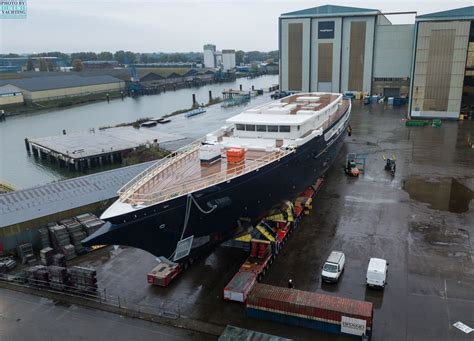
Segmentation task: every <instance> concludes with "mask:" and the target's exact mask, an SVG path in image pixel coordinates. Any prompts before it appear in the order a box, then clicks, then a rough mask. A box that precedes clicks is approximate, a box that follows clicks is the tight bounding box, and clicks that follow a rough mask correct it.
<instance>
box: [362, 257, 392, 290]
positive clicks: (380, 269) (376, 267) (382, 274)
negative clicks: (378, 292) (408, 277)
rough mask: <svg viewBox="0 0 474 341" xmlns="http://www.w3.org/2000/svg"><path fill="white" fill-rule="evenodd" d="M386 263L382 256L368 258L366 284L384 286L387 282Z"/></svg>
mask: <svg viewBox="0 0 474 341" xmlns="http://www.w3.org/2000/svg"><path fill="white" fill-rule="evenodd" d="M387 272H388V263H387V261H386V260H385V259H382V258H370V261H369V266H368V267H367V275H366V280H367V286H369V287H375V288H382V289H383V288H385V285H386V284H387Z"/></svg>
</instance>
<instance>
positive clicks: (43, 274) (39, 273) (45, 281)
mask: <svg viewBox="0 0 474 341" xmlns="http://www.w3.org/2000/svg"><path fill="white" fill-rule="evenodd" d="M26 278H27V280H28V283H29V284H31V285H35V286H38V287H48V286H49V272H48V268H47V267H45V266H44V265H35V266H32V267H29V268H28V269H26Z"/></svg>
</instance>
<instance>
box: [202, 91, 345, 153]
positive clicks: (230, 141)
mask: <svg viewBox="0 0 474 341" xmlns="http://www.w3.org/2000/svg"><path fill="white" fill-rule="evenodd" d="M342 105H343V101H342V95H341V94H333V93H300V94H297V95H292V96H289V97H285V98H282V99H280V100H278V101H274V102H270V103H266V104H264V105H261V106H258V107H255V108H251V109H247V110H245V111H243V112H242V113H240V114H238V115H236V116H233V117H231V118H229V119H227V121H226V122H227V123H228V126H227V127H223V128H222V129H220V130H219V131H217V132H214V133H212V134H208V135H207V136H206V141H207V142H209V143H219V144H222V145H223V147H242V148H256V149H261V150H262V149H264V150H270V149H273V148H279V147H285V146H298V145H301V144H303V143H305V142H307V141H308V140H310V139H311V138H314V137H316V136H319V135H322V134H323V131H324V129H326V128H327V127H328V126H329V122H330V121H334V120H335V119H334V118H333V119H332V120H331V117H334V116H335V115H334V114H335V113H336V112H338V109H340V108H341V106H342ZM344 122H345V121H344V120H341V126H343V123H344ZM231 130H232V134H229V133H228V132H230V131H231ZM226 132H227V133H226Z"/></svg>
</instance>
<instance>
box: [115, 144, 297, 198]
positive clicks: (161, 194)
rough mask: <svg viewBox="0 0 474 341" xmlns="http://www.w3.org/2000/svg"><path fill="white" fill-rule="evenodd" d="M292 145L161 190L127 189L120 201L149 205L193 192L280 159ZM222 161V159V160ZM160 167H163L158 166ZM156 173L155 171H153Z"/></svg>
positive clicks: (292, 150)
mask: <svg viewBox="0 0 474 341" xmlns="http://www.w3.org/2000/svg"><path fill="white" fill-rule="evenodd" d="M294 152H295V148H294V147H287V148H286V149H279V150H277V151H274V152H272V153H268V154H266V155H264V156H262V157H260V158H258V159H255V160H252V162H251V163H250V164H249V163H247V164H245V163H242V164H239V165H236V166H235V167H233V168H231V169H225V170H223V171H221V172H219V173H216V174H212V175H209V176H206V177H203V178H199V179H193V180H190V181H184V182H183V183H182V184H179V185H174V186H170V187H167V188H164V189H163V190H161V191H158V192H153V193H139V192H138V191H135V192H131V191H127V192H125V193H124V196H123V197H122V196H121V198H120V200H121V201H123V202H126V203H130V204H135V205H145V206H149V205H152V204H156V203H159V202H164V201H167V200H169V199H172V198H175V197H178V196H181V195H184V194H188V193H193V192H196V191H199V190H201V189H204V188H207V187H210V186H212V185H215V184H218V183H221V182H224V181H229V180H231V179H233V178H236V177H237V176H240V175H243V174H246V173H249V172H252V171H254V170H257V169H259V168H261V167H262V166H265V165H267V164H269V163H271V162H274V161H277V160H280V159H281V158H283V157H285V156H286V155H288V154H291V153H294ZM222 162H224V161H222ZM160 169H163V168H161V167H160ZM155 174H157V173H155Z"/></svg>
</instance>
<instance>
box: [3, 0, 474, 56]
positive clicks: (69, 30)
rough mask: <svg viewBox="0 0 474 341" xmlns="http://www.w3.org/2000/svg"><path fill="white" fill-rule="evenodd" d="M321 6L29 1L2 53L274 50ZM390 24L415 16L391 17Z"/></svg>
mask: <svg viewBox="0 0 474 341" xmlns="http://www.w3.org/2000/svg"><path fill="white" fill-rule="evenodd" d="M328 3H329V2H324V1H278V0H272V1H265V0H253V1H247V0H215V1H205V2H204V1H191V0H188V1H183V0H176V1H159V0H156V1H138V0H27V4H28V10H27V13H28V18H27V19H13V20H12V19H9V20H5V19H3V20H2V19H0V53H8V52H13V53H25V52H45V51H62V52H77V51H95V52H100V51H117V50H131V51H134V52H158V51H163V52H173V51H176V52H186V51H201V50H202V46H203V44H205V43H213V44H215V45H217V48H218V49H237V50H244V51H250V50H260V51H269V50H276V49H278V16H279V15H280V14H281V13H285V12H291V11H296V10H300V9H305V8H310V7H316V6H321V5H324V4H328ZM330 4H332V5H341V6H352V7H363V8H374V9H379V10H381V11H382V12H400V11H416V12H418V14H426V13H431V12H438V11H444V10H448V9H452V8H459V7H466V6H471V5H472V4H473V1H472V0H467V1H457V0H450V1H446V0H442V1H439V0H416V1H413V0H410V1H408V0H399V1H371V0H366V1H357V0H355V1H350V0H348V1H333V2H331V3H330ZM389 19H390V20H391V21H392V23H394V24H406V23H413V22H414V15H408V16H407V15H404V16H390V17H389Z"/></svg>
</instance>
